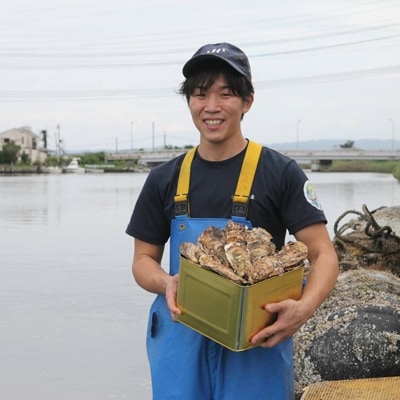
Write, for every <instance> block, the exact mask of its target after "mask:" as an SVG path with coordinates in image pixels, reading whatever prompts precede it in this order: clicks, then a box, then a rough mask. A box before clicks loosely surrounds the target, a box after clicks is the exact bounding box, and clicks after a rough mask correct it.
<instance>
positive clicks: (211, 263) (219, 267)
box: [199, 253, 247, 285]
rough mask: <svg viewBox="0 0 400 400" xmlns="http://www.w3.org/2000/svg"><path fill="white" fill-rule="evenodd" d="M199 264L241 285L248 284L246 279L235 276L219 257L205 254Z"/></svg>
mask: <svg viewBox="0 0 400 400" xmlns="http://www.w3.org/2000/svg"><path fill="white" fill-rule="evenodd" d="M199 264H200V266H201V267H203V268H205V269H209V270H211V271H214V272H216V273H217V274H219V275H222V276H223V277H225V278H228V279H230V280H231V281H233V282H235V283H238V284H240V285H243V284H245V283H247V282H246V280H245V279H243V278H242V277H240V276H239V275H237V274H235V273H234V272H233V270H232V269H231V268H230V267H227V266H226V265H224V264H222V263H221V262H220V261H219V259H218V258H217V257H213V256H209V255H208V254H205V253H203V254H202V255H201V257H200V260H199Z"/></svg>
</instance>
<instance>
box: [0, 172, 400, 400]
mask: <svg viewBox="0 0 400 400" xmlns="http://www.w3.org/2000/svg"><path fill="white" fill-rule="evenodd" d="M309 176H310V178H311V180H312V182H313V183H314V186H315V188H316V191H317V194H318V196H319V199H320V201H321V202H322V204H323V206H324V209H325V212H326V214H327V216H328V219H329V224H328V229H329V231H330V232H331V234H332V232H333V224H334V222H335V220H336V219H337V217H338V216H339V215H340V214H341V213H343V212H344V211H346V210H349V209H356V210H361V207H362V205H363V204H366V205H367V206H368V207H369V208H370V209H371V210H373V209H375V208H377V207H380V206H393V205H399V204H400V184H399V183H398V182H397V181H396V180H395V179H394V178H393V177H392V176H391V175H387V174H369V173H349V174H336V173H332V174H331V173H329V174H327V173H326V174H323V173H315V172H313V173H309ZM145 178H146V174H98V175H95V174H86V175H85V174H83V175H73V174H71V175H69V174H67V175H65V174H63V175H35V176H11V177H8V176H0V354H1V361H0V376H1V385H0V398H1V399H7V400H22V399H41V400H54V399H57V400H106V399H140V400H149V399H151V387H150V375H149V371H148V364H147V359H146V354H145V330H146V321H147V313H148V308H149V305H150V303H151V301H152V298H153V297H152V295H150V294H148V293H146V292H144V291H143V290H141V289H140V288H138V287H137V286H136V285H135V283H134V281H133V278H132V276H131V271H130V264H131V258H132V239H131V238H130V237H128V236H127V235H126V234H125V233H124V230H125V227H126V225H127V222H128V220H129V217H130V214H131V210H132V207H133V204H134V203H135V200H136V198H137V195H138V193H139V191H140V188H141V187H142V184H143V182H144V180H145ZM164 266H166V265H164Z"/></svg>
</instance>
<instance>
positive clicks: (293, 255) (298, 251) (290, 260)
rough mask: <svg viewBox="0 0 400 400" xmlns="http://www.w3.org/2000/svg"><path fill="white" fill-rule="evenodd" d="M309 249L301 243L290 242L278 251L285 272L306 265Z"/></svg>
mask: <svg viewBox="0 0 400 400" xmlns="http://www.w3.org/2000/svg"><path fill="white" fill-rule="evenodd" d="M307 254H308V248H307V246H306V245H305V244H304V243H303V242H300V241H297V242H288V243H287V244H285V245H284V246H283V247H282V249H281V250H279V251H278V253H277V257H278V259H279V263H280V264H281V266H282V268H283V269H284V270H285V271H288V270H290V269H293V268H295V267H297V266H299V265H302V264H304V261H305V260H306V258H307Z"/></svg>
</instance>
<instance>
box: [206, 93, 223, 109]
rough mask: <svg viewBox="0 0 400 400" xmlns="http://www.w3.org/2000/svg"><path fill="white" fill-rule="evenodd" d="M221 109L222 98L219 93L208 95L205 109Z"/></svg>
mask: <svg viewBox="0 0 400 400" xmlns="http://www.w3.org/2000/svg"><path fill="white" fill-rule="evenodd" d="M220 109H221V99H220V97H219V96H217V95H210V96H208V97H207V102H206V107H205V110H206V111H208V112H217V111H219V110H220Z"/></svg>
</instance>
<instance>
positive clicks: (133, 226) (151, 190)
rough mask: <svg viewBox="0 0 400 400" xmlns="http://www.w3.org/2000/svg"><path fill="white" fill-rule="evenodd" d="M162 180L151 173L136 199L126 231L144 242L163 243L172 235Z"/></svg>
mask: <svg viewBox="0 0 400 400" xmlns="http://www.w3.org/2000/svg"><path fill="white" fill-rule="evenodd" d="M160 184H162V182H160V181H159V179H158V177H157V176H156V175H155V174H153V173H152V172H150V173H149V176H148V177H147V179H146V181H145V183H144V185H143V188H142V190H141V192H140V194H139V197H138V199H137V201H136V204H135V207H134V209H133V212H132V216H131V218H130V221H129V223H128V226H127V228H126V231H125V232H126V233H127V234H128V235H130V236H133V237H135V238H137V239H139V240H142V241H144V242H148V243H151V244H156V245H163V244H165V243H166V242H167V240H168V238H169V235H170V224H169V221H168V219H167V218H166V215H165V212H164V211H165V210H164V206H163V201H162V197H161V193H162V188H160Z"/></svg>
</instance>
